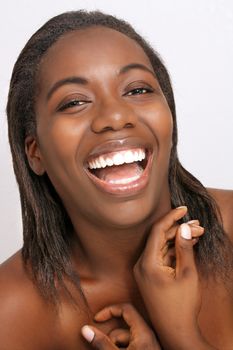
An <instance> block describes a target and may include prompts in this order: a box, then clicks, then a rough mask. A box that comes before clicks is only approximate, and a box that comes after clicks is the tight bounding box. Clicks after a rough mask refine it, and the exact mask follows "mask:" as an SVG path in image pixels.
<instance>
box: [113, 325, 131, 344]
mask: <svg viewBox="0 0 233 350" xmlns="http://www.w3.org/2000/svg"><path fill="white" fill-rule="evenodd" d="M108 336H109V338H110V339H111V341H112V342H113V343H114V344H116V345H118V346H119V344H120V345H121V346H125V347H126V346H128V344H129V343H130V332H129V330H128V329H123V328H117V329H114V330H113V331H111V332H110V333H109V334H108Z"/></svg>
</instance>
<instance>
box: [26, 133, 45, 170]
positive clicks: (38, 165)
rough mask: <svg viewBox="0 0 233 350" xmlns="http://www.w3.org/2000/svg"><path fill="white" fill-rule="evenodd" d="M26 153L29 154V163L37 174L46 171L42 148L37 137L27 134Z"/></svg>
mask: <svg viewBox="0 0 233 350" xmlns="http://www.w3.org/2000/svg"><path fill="white" fill-rule="evenodd" d="M25 153H26V155H27V159H28V163H29V165H30V167H31V169H32V170H33V171H34V173H36V174H37V175H43V174H44V173H45V167H44V164H43V159H42V156H41V152H40V148H39V145H38V142H37V141H36V139H35V137H33V136H27V137H26V139H25Z"/></svg>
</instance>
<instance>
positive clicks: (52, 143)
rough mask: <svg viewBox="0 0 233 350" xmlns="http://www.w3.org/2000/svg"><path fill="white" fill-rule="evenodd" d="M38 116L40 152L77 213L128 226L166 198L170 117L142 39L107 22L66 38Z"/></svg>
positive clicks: (45, 72)
mask: <svg viewBox="0 0 233 350" xmlns="http://www.w3.org/2000/svg"><path fill="white" fill-rule="evenodd" d="M36 115H37V136H38V141H37V145H36V152H37V155H38V154H39V158H40V163H41V166H42V167H43V168H44V170H45V171H46V172H47V174H48V176H49V178H50V180H51V182H52V183H53V185H54V187H55V188H56V191H57V192H58V194H59V195H60V197H61V199H62V201H63V203H64V206H65V207H66V209H67V211H68V213H69V215H70V216H71V218H72V215H77V216H80V217H83V218H86V220H89V221H90V222H95V223H97V224H98V225H108V226H122V227H128V226H130V225H133V224H137V223H139V222H143V221H144V220H145V219H146V218H148V217H149V216H150V215H151V214H152V213H153V211H155V210H156V208H158V207H160V206H161V205H165V204H164V201H165V197H166V198H167V199H168V198H169V190H168V165H169V157H170V151H171V146H172V116H171V112H170V109H169V107H168V104H167V101H166V99H165V97H164V95H163V93H162V91H161V89H160V86H159V84H158V81H157V79H156V72H154V71H153V68H152V66H151V64H150V61H149V59H148V57H147V56H146V54H145V53H144V51H143V49H142V48H141V47H140V46H139V45H138V44H137V43H136V42H134V41H133V40H131V39H130V38H128V37H127V36H125V35H123V34H121V33H119V32H117V31H114V30H112V29H108V28H104V27H92V28H88V29H83V30H79V31H74V32H71V33H68V34H66V35H65V36H64V37H62V38H60V39H59V40H58V41H57V42H56V43H55V44H54V45H53V46H52V47H51V48H50V49H49V51H48V52H47V54H46V56H45V57H44V58H43V61H42V63H41V66H40V72H39V94H38V97H37V101H36ZM119 163H120V164H119ZM121 163H124V164H121ZM117 164H118V165H117ZM96 167H97V168H96ZM94 168H96V169H94Z"/></svg>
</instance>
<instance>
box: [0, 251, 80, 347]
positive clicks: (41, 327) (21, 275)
mask: <svg viewBox="0 0 233 350" xmlns="http://www.w3.org/2000/svg"><path fill="white" fill-rule="evenodd" d="M0 310H1V311H0V325H1V327H0V344H1V350H9V349H11V350H32V349H33V350H41V349H43V350H68V349H69V350H74V349H75V350H76V349H77V348H79V349H85V348H86V347H85V345H84V346H83V344H85V343H84V342H83V339H82V337H81V333H80V329H81V326H82V325H84V324H85V322H87V320H86V319H85V314H84V313H83V312H80V311H79V310H78V309H77V308H74V306H73V305H72V303H69V302H61V304H60V305H59V307H58V308H55V307H54V305H53V304H51V303H48V302H47V301H46V300H45V299H44V298H43V297H42V296H41V295H40V293H39V292H38V289H37V287H36V286H35V285H34V283H33V282H32V281H31V279H30V278H29V276H28V274H27V272H26V270H25V268H24V265H23V262H22V257H21V252H20V251H19V252H17V253H16V254H15V255H13V256H12V257H11V258H9V259H8V260H7V261H5V262H4V263H3V264H1V265H0Z"/></svg>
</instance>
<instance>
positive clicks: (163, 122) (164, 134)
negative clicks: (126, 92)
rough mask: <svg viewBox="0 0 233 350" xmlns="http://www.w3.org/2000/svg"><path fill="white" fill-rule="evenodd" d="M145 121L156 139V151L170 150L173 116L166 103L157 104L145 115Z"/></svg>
mask: <svg viewBox="0 0 233 350" xmlns="http://www.w3.org/2000/svg"><path fill="white" fill-rule="evenodd" d="M147 122H148V124H149V125H150V128H151V130H152V132H153V133H154V136H155V138H156V140H157V146H158V151H162V150H163V151H165V150H167V151H170V150H171V147H172V132H173V118H172V114H171V111H170V109H169V107H168V106H167V104H160V105H159V106H158V105H157V106H156V108H154V110H152V111H151V112H150V113H149V114H148V115H147Z"/></svg>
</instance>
